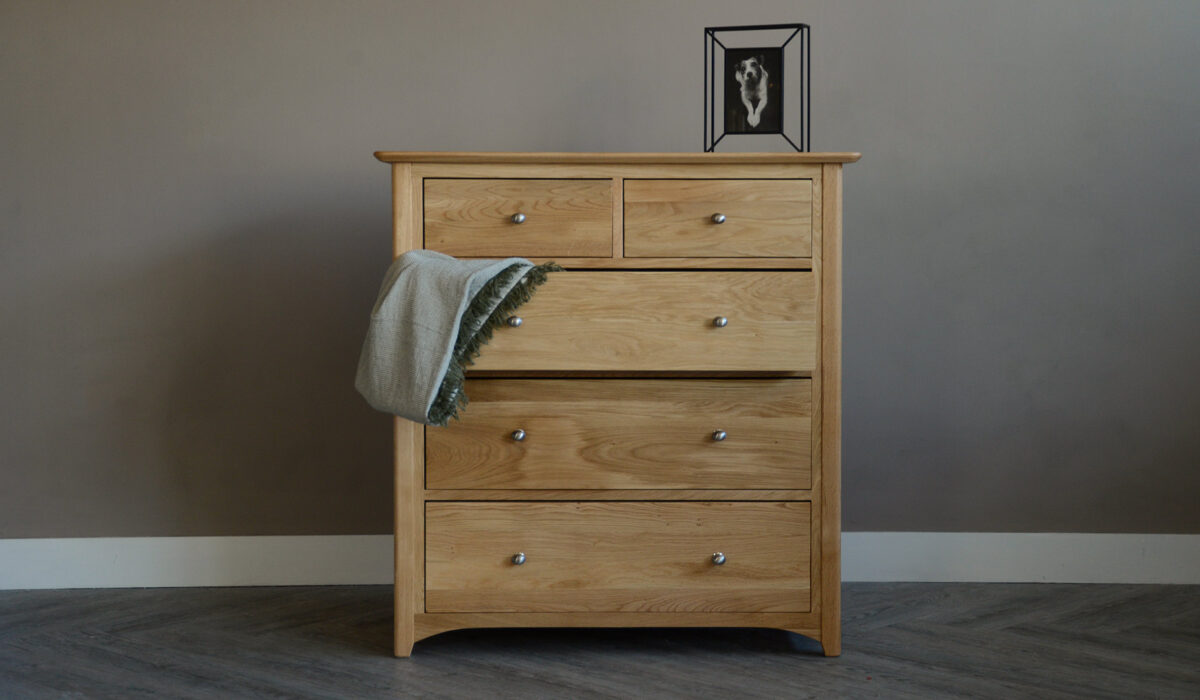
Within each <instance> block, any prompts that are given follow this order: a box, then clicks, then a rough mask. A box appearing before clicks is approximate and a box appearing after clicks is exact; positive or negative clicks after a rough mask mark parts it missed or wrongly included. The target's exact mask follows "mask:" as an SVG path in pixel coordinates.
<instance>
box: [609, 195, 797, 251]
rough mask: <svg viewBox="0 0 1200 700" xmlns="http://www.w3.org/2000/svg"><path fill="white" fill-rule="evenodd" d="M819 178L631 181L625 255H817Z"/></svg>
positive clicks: (626, 208)
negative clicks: (815, 202)
mask: <svg viewBox="0 0 1200 700" xmlns="http://www.w3.org/2000/svg"><path fill="white" fill-rule="evenodd" d="M812 199H813V189H812V180H626V181H625V256H626V257H630V258H658V257H661V258H745V257H751V258H807V257H811V256H812Z"/></svg>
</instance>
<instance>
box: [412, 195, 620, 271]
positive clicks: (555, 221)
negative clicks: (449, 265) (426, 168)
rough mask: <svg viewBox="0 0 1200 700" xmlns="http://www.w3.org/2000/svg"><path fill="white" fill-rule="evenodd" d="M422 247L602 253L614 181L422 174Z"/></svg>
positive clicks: (487, 252) (476, 253) (607, 247)
mask: <svg viewBox="0 0 1200 700" xmlns="http://www.w3.org/2000/svg"><path fill="white" fill-rule="evenodd" d="M514 214H524V215H525V220H524V222H522V223H519V224H517V223H513V219H512V217H513V215H514ZM425 247H426V248H428V249H430V250H436V251H439V252H442V253H446V254H447V255H457V256H463V257H497V258H505V257H514V256H520V257H555V256H569V257H593V256H602V257H608V256H609V255H611V254H612V181H611V180H520V179H512V180H505V179H478V180H471V179H427V180H425Z"/></svg>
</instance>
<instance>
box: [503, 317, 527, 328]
mask: <svg viewBox="0 0 1200 700" xmlns="http://www.w3.org/2000/svg"><path fill="white" fill-rule="evenodd" d="M505 323H507V324H508V325H510V326H512V327H513V328H520V327H521V324H522V323H525V319H523V318H521V317H520V316H509V317H508V320H507V321H505Z"/></svg>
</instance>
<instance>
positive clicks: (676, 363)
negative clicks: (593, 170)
mask: <svg viewBox="0 0 1200 700" xmlns="http://www.w3.org/2000/svg"><path fill="white" fill-rule="evenodd" d="M519 315H520V318H521V319H522V322H521V324H520V325H519V326H517V327H511V326H505V327H503V328H501V329H500V330H498V331H497V332H496V333H495V335H494V336H493V338H492V340H491V342H490V343H489V344H488V345H487V347H485V348H484V350H483V353H482V355H481V356H480V357H479V359H478V360H477V362H476V364H475V365H474V366H473V368H474V369H478V370H519V371H536V370H554V371H588V370H593V371H622V372H630V371H730V372H747V371H759V372H810V371H812V370H813V368H814V365H815V363H816V335H817V334H816V327H817V326H816V323H817V321H816V288H815V285H814V282H813V273H812V272H805V271H796V272H791V271H789V272H763V271H739V272H730V271H704V272H699V271H680V272H635V271H608V270H606V271H570V272H557V273H553V274H551V275H550V279H549V281H548V282H547V283H546V284H545V286H544V287H542V288H541V289H539V290H538V292H537V293H536V294H535V295H534V297H533V299H532V300H531V301H530V302H529V303H528V304H526V305H525V306H523V307H522V308H521V310H520V311H519ZM717 318H721V319H725V321H726V322H725V323H724V325H723V326H719V325H718V324H717V322H715V319H717Z"/></svg>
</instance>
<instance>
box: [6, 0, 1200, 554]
mask: <svg viewBox="0 0 1200 700" xmlns="http://www.w3.org/2000/svg"><path fill="white" fill-rule="evenodd" d="M795 20H799V21H807V22H809V23H811V24H812V25H813V26H814V30H813V37H814V45H815V49H814V51H815V56H814V59H815V60H814V69H813V75H814V78H815V85H814V87H813V100H814V108H813V116H814V128H813V135H814V145H815V147H816V148H817V149H818V150H860V151H862V152H863V153H865V157H864V159H863V160H862V162H861V163H859V164H857V165H853V166H850V167H849V168H848V170H847V173H846V216H845V226H846V246H845V248H846V265H847V270H846V291H845V311H846V333H845V368H846V382H845V526H846V528H847V529H848V530H1001V531H1002V530H1017V531H1039V530H1047V531H1133V532H1200V509H1198V508H1197V507H1196V494H1197V493H1200V468H1198V467H1200V372H1198V371H1197V356H1198V353H1197V347H1198V346H1200V274H1198V267H1200V265H1198V264H1200V196H1198V195H1197V191H1198V190H1200V178H1198V177H1197V175H1198V169H1197V163H1198V162H1200V87H1198V82H1197V80H1196V73H1195V70H1196V66H1197V65H1200V43H1198V42H1197V41H1196V36H1197V35H1198V34H1200V3H1196V2H1194V0H1184V1H1182V2H1178V3H1147V2H1119V3H1118V2H1096V1H1092V0H1078V1H1072V2H1066V1H1061V0H1060V1H1055V2H1043V1H1042V0H1020V1H1015V0H1005V1H999V0H990V1H989V2H986V3H985V2H967V1H966V0H955V1H951V0H946V1H929V0H922V1H919V2H917V1H911V0H910V1H907V2H903V3H896V2H888V1H884V0H879V1H877V2H862V1H854V2H851V1H846V0H843V1H841V2H837V3H834V2H827V3H817V2H796V1H795V0H780V1H767V0H764V1H761V2H747V1H745V0H743V1H741V2H737V3H731V2H718V1H717V0H704V1H703V2H659V1H655V2H650V1H646V0H639V1H636V2H634V1H630V2H568V1H564V0H544V1H533V0H528V1H526V0H522V1H520V2H512V1H510V2H454V1H451V0H438V1H437V2H350V3H342V2H298V1H290V0H289V1H287V2H266V1H263V0H256V1H255V2H251V3H243V2H224V1H223V2H170V3H167V2H158V1H147V2H90V1H87V2H42V1H40V0H36V1H32V2H12V1H7V2H4V3H3V4H0V71H2V75H3V78H2V80H3V99H2V101H0V120H2V123H0V126H2V130H0V133H2V136H0V139H2V144H3V150H2V152H0V177H2V178H3V180H2V182H0V222H2V226H3V228H2V234H0V235H2V238H0V537H40V536H92V535H107V536H127V535H222V534H305V533H331V534H336V533H384V532H388V531H389V530H390V527H391V514H390V493H389V488H390V481H391V477H390V472H389V469H390V465H389V427H388V426H389V423H388V419H387V418H386V417H384V416H382V415H380V414H375V413H373V412H371V411H370V410H369V409H368V408H367V407H366V406H365V405H364V403H363V402H362V401H361V400H360V399H359V398H358V396H357V395H356V394H355V392H354V390H353V388H352V379H353V370H354V365H355V361H356V359H357V353H358V346H359V343H360V340H361V336H362V333H363V331H364V329H365V320H366V314H367V310H368V307H369V305H370V303H371V300H372V298H373V294H374V291H375V286H376V283H377V281H378V279H379V277H380V275H381V274H382V272H383V270H384V268H385V266H386V263H387V260H388V256H389V243H388V233H389V221H388V220H389V196H388V173H387V170H386V168H385V167H384V166H383V165H381V164H379V163H376V162H375V161H374V160H372V158H371V152H372V151H373V150H375V149H379V148H394V149H447V150H453V149H461V150H466V149H479V150H489V149H490V150H598V151H603V150H632V151H640V150H649V151H672V150H680V151H694V150H698V149H699V146H700V140H701V139H700V137H701V133H700V109H699V108H700V102H701V97H700V78H701V76H700V52H701V28H702V27H703V26H705V25H706V24H730V23H754V22H777V21H795Z"/></svg>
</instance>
